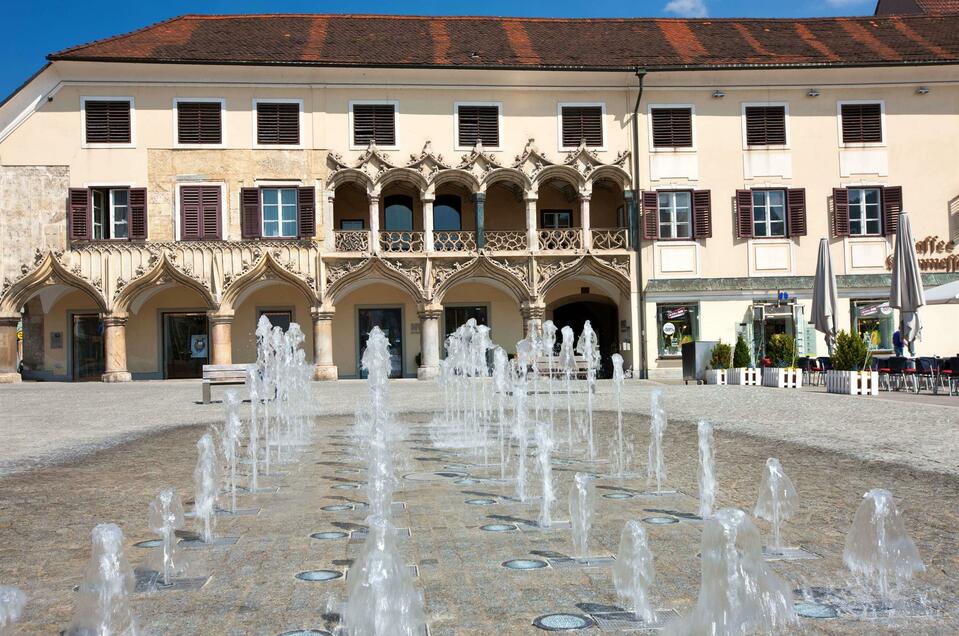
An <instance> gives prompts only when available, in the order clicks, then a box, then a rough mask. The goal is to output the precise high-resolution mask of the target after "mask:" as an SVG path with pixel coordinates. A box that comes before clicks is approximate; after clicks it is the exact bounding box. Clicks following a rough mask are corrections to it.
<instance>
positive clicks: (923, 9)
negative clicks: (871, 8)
mask: <svg viewBox="0 0 959 636" xmlns="http://www.w3.org/2000/svg"><path fill="white" fill-rule="evenodd" d="M917 13H927V14H933V15H940V14H948V13H959V0H879V2H877V3H876V15H913V14H917Z"/></svg>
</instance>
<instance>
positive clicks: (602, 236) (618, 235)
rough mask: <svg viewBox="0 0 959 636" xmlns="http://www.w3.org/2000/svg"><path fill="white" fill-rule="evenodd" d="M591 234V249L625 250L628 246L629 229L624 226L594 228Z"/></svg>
mask: <svg viewBox="0 0 959 636" xmlns="http://www.w3.org/2000/svg"><path fill="white" fill-rule="evenodd" d="M590 233H591V234H592V244H591V245H590V249H593V250H625V249H627V248H629V231H628V230H627V229H625V228H594V229H592V230H591V231H590Z"/></svg>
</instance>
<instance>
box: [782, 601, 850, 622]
mask: <svg viewBox="0 0 959 636" xmlns="http://www.w3.org/2000/svg"><path fill="white" fill-rule="evenodd" d="M793 609H794V610H796V614H797V615H798V616H802V617H803V618H836V617H837V616H838V615H839V613H838V612H837V611H836V610H835V609H833V608H831V607H829V606H828V605H821V604H819V603H812V602H809V601H800V602H798V603H794V604H793Z"/></svg>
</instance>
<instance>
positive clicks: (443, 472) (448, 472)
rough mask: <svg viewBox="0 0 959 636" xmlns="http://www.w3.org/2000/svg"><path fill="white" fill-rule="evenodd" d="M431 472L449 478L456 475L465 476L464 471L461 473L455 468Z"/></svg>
mask: <svg viewBox="0 0 959 636" xmlns="http://www.w3.org/2000/svg"><path fill="white" fill-rule="evenodd" d="M433 474H434V475H436V476H437V477H447V478H449V479H453V478H456V477H466V473H461V472H458V471H455V470H441V471H439V472H435V473H433Z"/></svg>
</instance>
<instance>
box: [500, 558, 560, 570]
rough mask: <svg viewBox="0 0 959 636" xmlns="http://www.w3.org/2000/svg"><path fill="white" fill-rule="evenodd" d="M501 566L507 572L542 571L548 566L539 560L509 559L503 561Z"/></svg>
mask: <svg viewBox="0 0 959 636" xmlns="http://www.w3.org/2000/svg"><path fill="white" fill-rule="evenodd" d="M502 565H503V567H504V568H507V569H509V570H542V569H543V568H545V567H547V566H548V565H549V564H548V563H546V561H540V560H539V559H510V560H509V561H503V563H502Z"/></svg>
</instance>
